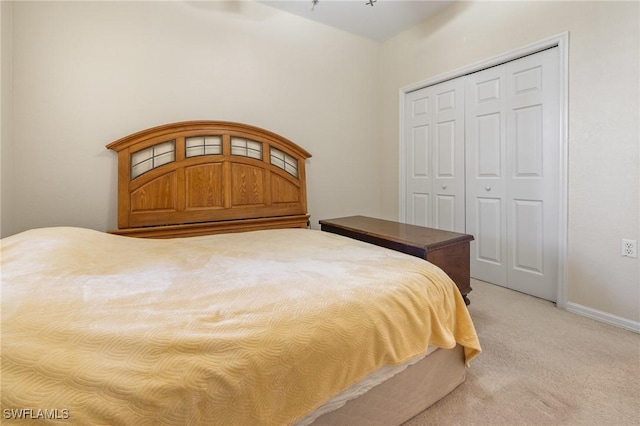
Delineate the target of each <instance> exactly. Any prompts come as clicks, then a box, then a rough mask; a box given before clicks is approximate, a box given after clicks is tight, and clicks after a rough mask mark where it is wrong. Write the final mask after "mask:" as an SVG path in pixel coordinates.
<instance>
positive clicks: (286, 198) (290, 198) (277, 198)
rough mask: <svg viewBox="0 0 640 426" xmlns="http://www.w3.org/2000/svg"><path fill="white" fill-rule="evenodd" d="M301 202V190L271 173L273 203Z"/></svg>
mask: <svg viewBox="0 0 640 426" xmlns="http://www.w3.org/2000/svg"><path fill="white" fill-rule="evenodd" d="M299 201H300V189H299V188H298V187H297V186H296V185H294V184H292V183H291V182H289V181H288V180H286V179H284V178H283V177H280V176H278V175H277V174H275V173H271V202H272V203H295V202H299Z"/></svg>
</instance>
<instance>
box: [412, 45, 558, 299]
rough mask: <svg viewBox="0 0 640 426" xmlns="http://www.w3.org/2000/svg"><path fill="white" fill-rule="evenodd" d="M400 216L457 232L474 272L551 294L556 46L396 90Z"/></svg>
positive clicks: (554, 251)
mask: <svg viewBox="0 0 640 426" xmlns="http://www.w3.org/2000/svg"><path fill="white" fill-rule="evenodd" d="M404 111H405V113H404V126H405V127H404V141H403V142H404V144H405V146H404V150H405V156H404V161H405V164H404V167H403V169H404V171H405V172H404V179H405V185H404V188H405V194H404V199H405V203H406V205H405V215H406V217H405V220H406V222H408V223H412V224H416V225H423V226H429V227H433V228H438V229H446V230H452V231H456V232H465V233H468V234H471V235H473V236H474V237H475V241H474V242H473V243H472V244H471V275H472V277H474V278H477V279H480V280H483V281H487V282H491V283H494V284H498V285H501V286H505V287H508V288H512V289H515V290H518V291H522V292H524V293H527V294H531V295H534V296H537V297H541V298H544V299H547V300H551V301H555V299H556V294H557V282H558V267H559V266H558V249H559V221H560V213H559V193H560V192H559V191H560V179H559V170H560V131H559V126H560V120H559V117H560V111H559V58H558V49H557V48H550V49H547V50H544V51H542V52H538V53H535V54H531V55H528V56H525V57H523V58H520V59H516V60H513V61H510V62H507V63H504V64H501V65H497V66H494V67H491V68H488V69H485V70H482V71H478V72H475V73H472V74H468V75H465V76H462V77H458V78H455V79H452V80H449V81H446V82H443V83H439V84H436V85H433V86H428V87H425V88H422V89H419V90H416V91H413V92H411V93H408V94H407V95H406V97H405V106H404Z"/></svg>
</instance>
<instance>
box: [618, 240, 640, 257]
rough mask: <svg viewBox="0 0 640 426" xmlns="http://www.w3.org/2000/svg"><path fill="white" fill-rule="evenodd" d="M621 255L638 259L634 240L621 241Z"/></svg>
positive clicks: (636, 245) (636, 244)
mask: <svg viewBox="0 0 640 426" xmlns="http://www.w3.org/2000/svg"><path fill="white" fill-rule="evenodd" d="M622 255H623V256H627V257H638V243H637V242H636V240H622Z"/></svg>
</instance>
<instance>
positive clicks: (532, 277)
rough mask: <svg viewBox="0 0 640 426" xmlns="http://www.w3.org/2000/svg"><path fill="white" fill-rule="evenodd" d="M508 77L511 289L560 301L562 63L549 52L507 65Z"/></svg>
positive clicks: (555, 51)
mask: <svg viewBox="0 0 640 426" xmlns="http://www.w3.org/2000/svg"><path fill="white" fill-rule="evenodd" d="M504 67H505V70H506V77H507V82H508V84H507V140H508V141H510V145H509V146H510V147H511V148H512V149H508V150H507V164H508V167H507V169H508V171H507V187H508V188H509V191H508V203H509V205H510V206H512V207H511V208H510V209H509V216H508V217H507V222H508V224H509V231H508V235H509V241H508V246H509V247H510V249H509V252H508V256H509V259H508V265H509V268H508V272H507V274H508V281H509V287H510V288H513V289H515V290H519V291H522V292H524V293H527V294H531V295H533V296H538V297H541V298H544V299H547V300H551V301H555V300H556V295H557V285H558V247H559V240H558V232H559V188H560V182H559V175H560V131H559V128H560V124H559V115H560V112H559V101H558V100H559V77H558V76H559V61H558V49H548V50H545V51H543V52H539V53H536V54H535V55H530V56H527V57H524V58H521V59H518V60H515V61H512V62H509V63H507V64H505V65H504Z"/></svg>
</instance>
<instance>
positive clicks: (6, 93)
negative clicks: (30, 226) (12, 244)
mask: <svg viewBox="0 0 640 426" xmlns="http://www.w3.org/2000/svg"><path fill="white" fill-rule="evenodd" d="M12 17H13V8H12V3H9V2H0V23H1V24H0V52H1V60H0V235H5V232H4V229H5V227H6V224H7V223H9V222H11V220H10V219H11V218H12V212H11V210H10V206H11V205H12V204H11V201H12V200H11V197H10V196H9V195H10V194H11V193H12V192H13V161H12V159H13V154H12V153H13V145H12V144H11V143H10V142H11V128H12V115H11V111H12V106H13V102H12V99H13V97H12V91H13V90H12V85H11V79H12V75H13V69H12V62H11V60H12V27H13V26H12Z"/></svg>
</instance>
